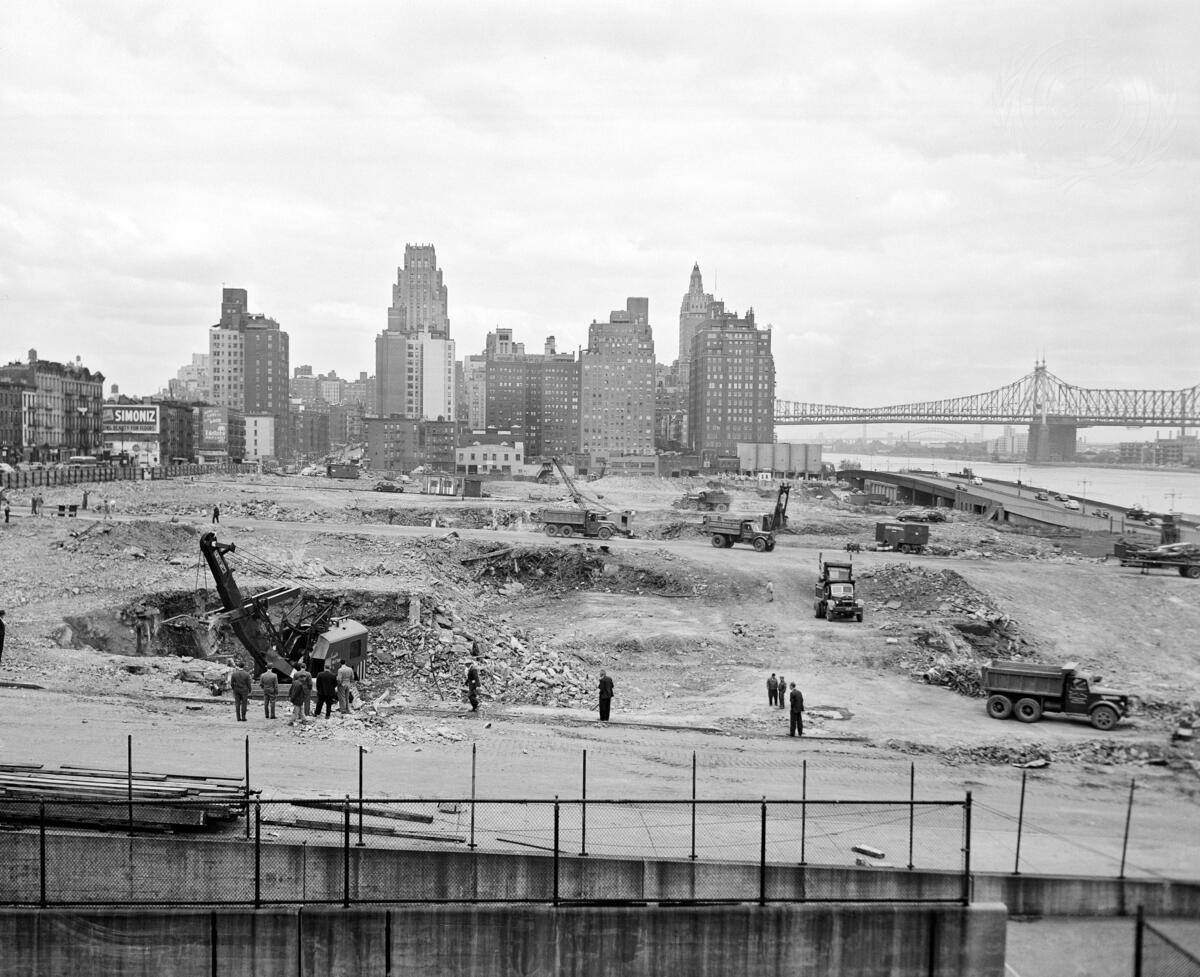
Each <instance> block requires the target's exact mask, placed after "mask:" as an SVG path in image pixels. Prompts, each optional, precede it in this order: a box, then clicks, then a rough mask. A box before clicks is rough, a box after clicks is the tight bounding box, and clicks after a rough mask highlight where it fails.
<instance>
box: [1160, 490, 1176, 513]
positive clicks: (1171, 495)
mask: <svg viewBox="0 0 1200 977" xmlns="http://www.w3.org/2000/svg"><path fill="white" fill-rule="evenodd" d="M1178 494H1179V493H1178V492H1164V493H1163V498H1164V499H1170V500H1171V508H1169V509H1168V510H1167V511H1168V512H1174V511H1175V496H1176V495H1178Z"/></svg>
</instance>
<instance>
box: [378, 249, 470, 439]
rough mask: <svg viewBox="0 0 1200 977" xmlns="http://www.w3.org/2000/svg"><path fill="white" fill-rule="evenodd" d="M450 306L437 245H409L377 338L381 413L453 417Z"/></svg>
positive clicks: (387, 415) (454, 385) (453, 391)
mask: <svg viewBox="0 0 1200 977" xmlns="http://www.w3.org/2000/svg"><path fill="white" fill-rule="evenodd" d="M447 310H448V299H447V290H446V286H445V284H443V282H442V272H441V269H439V268H438V266H437V253H436V252H435V250H434V248H433V245H431V244H420V245H414V244H409V245H407V246H405V248H404V265H403V267H401V268H398V269H397V270H396V284H395V285H393V286H392V305H391V307H390V308H389V309H388V325H387V329H385V330H384V331H383V332H382V333H381V334H380V335H379V336H378V337H376V340H375V382H376V387H377V390H378V396H377V400H378V405H379V406H378V410H379V416H381V417H393V416H399V417H407V418H413V419H416V420H431V421H433V420H445V421H450V420H454V419H455V417H456V410H457V404H456V400H457V396H456V381H457V378H456V376H455V366H454V340H452V339H451V338H450V317H449V315H448V312H447Z"/></svg>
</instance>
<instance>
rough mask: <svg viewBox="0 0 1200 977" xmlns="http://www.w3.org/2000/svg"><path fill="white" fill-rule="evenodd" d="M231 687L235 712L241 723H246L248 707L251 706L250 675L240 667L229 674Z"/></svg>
mask: <svg viewBox="0 0 1200 977" xmlns="http://www.w3.org/2000/svg"><path fill="white" fill-rule="evenodd" d="M229 687H230V688H231V689H232V690H233V711H234V713H235V714H236V716H237V721H238V722H239V723H244V722H245V721H246V706H248V705H249V704H250V689H251V688H252V686H251V683H250V673H249V672H248V671H246V670H245V669H244V668H242V666H241V665H238V666H237V668H235V669H234V670H233V671H232V672H230V674H229Z"/></svg>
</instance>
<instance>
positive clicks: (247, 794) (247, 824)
mask: <svg viewBox="0 0 1200 977" xmlns="http://www.w3.org/2000/svg"><path fill="white" fill-rule="evenodd" d="M246 840H247V841H249V840H250V734H249V733H247V734H246Z"/></svg>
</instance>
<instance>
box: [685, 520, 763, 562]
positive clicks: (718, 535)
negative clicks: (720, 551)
mask: <svg viewBox="0 0 1200 977" xmlns="http://www.w3.org/2000/svg"><path fill="white" fill-rule="evenodd" d="M767 521H768V517H767V516H761V517H760V518H759V519H729V518H725V519H722V518H720V517H719V516H705V517H704V522H703V523H701V525H700V528H701V530H702V531H703V532H706V533H708V534H709V536H711V537H712V544H713V546H717V547H725V548H728V547H730V546H732V545H733V544H734V543H746V544H747V545H749V546H753V547H754V548H755V549H756V550H757V551H758V552H759V553H770V552H771V550H773V549H775V533H773V532H772V531H771V530H770V529H769V528H767Z"/></svg>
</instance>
